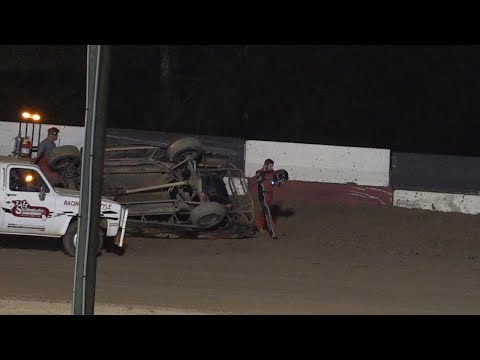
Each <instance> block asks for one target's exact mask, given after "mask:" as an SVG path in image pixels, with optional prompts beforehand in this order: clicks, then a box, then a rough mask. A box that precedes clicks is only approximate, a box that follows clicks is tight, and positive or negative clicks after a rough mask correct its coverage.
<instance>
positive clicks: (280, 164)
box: [245, 140, 390, 186]
mask: <svg viewBox="0 0 480 360" xmlns="http://www.w3.org/2000/svg"><path fill="white" fill-rule="evenodd" d="M267 158H271V159H273V160H274V161H275V168H276V169H285V170H287V171H288V172H289V175H290V180H298V181H308V182H323V183H334V184H347V183H355V184H357V185H364V186H388V185H389V176H390V175H389V173H390V150H383V149H366V148H354V147H342V146H327V145H312V144H295V143H280V142H268V141H250V140H249V141H247V142H246V144H245V174H246V176H248V177H250V176H254V175H255V171H256V170H258V169H259V168H261V167H262V165H263V162H264V161H265V159H267Z"/></svg>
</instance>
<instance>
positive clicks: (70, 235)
mask: <svg viewBox="0 0 480 360" xmlns="http://www.w3.org/2000/svg"><path fill="white" fill-rule="evenodd" d="M77 225H78V222H77V221H72V222H71V223H70V225H68V229H67V231H66V232H65V235H63V249H64V250H65V253H66V254H67V255H69V256H72V257H75V249H76V246H75V243H76V236H77ZM102 246H103V232H102V231H101V230H99V231H98V247H97V251H98V252H99V253H100V251H101V249H102Z"/></svg>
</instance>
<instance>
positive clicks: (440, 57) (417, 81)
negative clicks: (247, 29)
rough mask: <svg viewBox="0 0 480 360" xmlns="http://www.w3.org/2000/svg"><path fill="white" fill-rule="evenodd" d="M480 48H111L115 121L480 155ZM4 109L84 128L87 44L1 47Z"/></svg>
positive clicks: (0, 109) (10, 114) (8, 115)
mask: <svg viewBox="0 0 480 360" xmlns="http://www.w3.org/2000/svg"><path fill="white" fill-rule="evenodd" d="M479 60H480V50H479V47H477V46H360V45H356V46H321V45H296V46H291V45H289V46H286V45H285V46H271V45H156V46H146V45H135V46H133V45H124V46H119V45H116V46H112V64H111V68H112V72H111V89H110V102H109V105H110V108H109V126H110V127H118V128H133V129H145V130H156V131H172V132H184V133H198V134H209V135H218V136H231V137H240V138H250V139H261V140H276V141H293V142H307V143H320V144H337V145H351V146H365V147H383V148H393V149H396V150H402V151H416V152H432V153H451V154H466V155H480V150H479V149H477V141H476V132H477V131H476V130H477V122H478V120H477V119H478V118H479V116H480V106H479V102H478V100H477V99H478V98H479V96H480V68H479V67H478V62H479ZM0 82H1V83H2V86H1V87H0V97H1V99H2V101H1V102H0V113H1V116H2V120H15V119H16V116H17V114H18V109H19V108H21V107H22V108H23V107H27V106H30V107H36V108H38V109H40V111H42V112H43V113H44V114H45V115H46V118H48V119H49V120H51V122H54V123H55V122H58V123H63V124H72V125H81V124H82V123H83V121H84V112H83V111H84V102H85V46H77V45H75V46H3V47H0Z"/></svg>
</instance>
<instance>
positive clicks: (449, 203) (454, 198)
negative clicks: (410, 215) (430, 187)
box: [393, 190, 480, 215]
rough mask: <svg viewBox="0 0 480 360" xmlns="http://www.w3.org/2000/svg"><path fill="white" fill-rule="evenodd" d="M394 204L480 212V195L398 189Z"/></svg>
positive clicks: (448, 210) (408, 207) (437, 209)
mask: <svg viewBox="0 0 480 360" xmlns="http://www.w3.org/2000/svg"><path fill="white" fill-rule="evenodd" d="M393 206H397V207H402V208H407V209H422V210H431V211H441V212H455V213H463V214H472V215H476V214H480V196H479V195H463V194H446V193H433V192H422V191H406V190H396V191H395V192H394V193H393Z"/></svg>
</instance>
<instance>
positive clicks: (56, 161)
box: [46, 145, 81, 170]
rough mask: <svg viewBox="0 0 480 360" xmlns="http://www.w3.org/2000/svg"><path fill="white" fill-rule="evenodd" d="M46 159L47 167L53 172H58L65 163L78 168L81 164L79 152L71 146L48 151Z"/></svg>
mask: <svg viewBox="0 0 480 360" xmlns="http://www.w3.org/2000/svg"><path fill="white" fill-rule="evenodd" d="M46 158H47V159H46V160H47V164H48V166H49V167H50V168H52V169H55V170H58V169H59V167H60V165H61V164H62V163H63V162H65V161H69V162H71V163H72V164H73V165H75V166H78V165H79V164H80V162H81V155H80V150H78V148H77V147H76V146H73V145H63V146H59V147H57V148H55V149H53V150H51V151H49V152H48V153H47V156H46Z"/></svg>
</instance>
